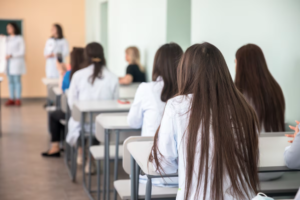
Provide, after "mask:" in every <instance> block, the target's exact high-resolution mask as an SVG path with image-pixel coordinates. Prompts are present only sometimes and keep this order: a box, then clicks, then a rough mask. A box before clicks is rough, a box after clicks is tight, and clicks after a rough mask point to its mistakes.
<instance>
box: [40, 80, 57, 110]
mask: <svg viewBox="0 0 300 200" xmlns="http://www.w3.org/2000/svg"><path fill="white" fill-rule="evenodd" d="M42 83H43V84H44V85H45V86H46V88H47V103H48V106H49V105H51V103H52V102H54V101H55V100H56V98H55V97H56V96H55V94H54V92H53V90H52V88H53V87H55V86H58V85H59V80H58V79H51V78H42Z"/></svg>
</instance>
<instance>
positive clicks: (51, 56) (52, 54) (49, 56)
mask: <svg viewBox="0 0 300 200" xmlns="http://www.w3.org/2000/svg"><path fill="white" fill-rule="evenodd" d="M53 57H55V55H54V53H51V54H49V55H48V56H47V58H53Z"/></svg>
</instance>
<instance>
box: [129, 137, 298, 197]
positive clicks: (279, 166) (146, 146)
mask: <svg viewBox="0 0 300 200" xmlns="http://www.w3.org/2000/svg"><path fill="white" fill-rule="evenodd" d="M282 134H283V133H282ZM288 140H289V139H288V138H286V137H284V136H274V135H269V136H268V135H263V136H262V137H260V138H259V149H260V162H259V172H292V171H299V170H293V169H289V168H287V167H286V166H285V163H284V154H283V153H284V150H285V148H286V147H287V146H289V145H290V144H289V143H288V142H287V141H288ZM152 146H153V142H132V143H130V144H128V150H129V152H130V154H131V156H132V157H133V159H134V161H135V162H136V163H137V164H138V165H139V167H140V168H141V170H142V171H143V173H145V175H147V176H148V177H149V179H148V181H147V186H146V188H147V189H146V200H147V199H151V187H152V183H151V178H155V177H160V175H159V173H157V172H155V170H154V168H153V165H152V164H150V165H148V155H150V153H151V149H152ZM145 155H146V156H145ZM132 165H133V166H134V165H135V163H134V162H133V164H132ZM135 176H136V175H135V174H134V173H132V174H131V178H132V179H133V180H136V177H135ZM174 176H177V174H168V175H166V176H165V177H174ZM298 182H299V183H298ZM298 182H297V184H300V180H299V181H298ZM295 183H296V182H295ZM297 187H299V185H298V186H297ZM136 191H138V190H136ZM134 196H137V195H134Z"/></svg>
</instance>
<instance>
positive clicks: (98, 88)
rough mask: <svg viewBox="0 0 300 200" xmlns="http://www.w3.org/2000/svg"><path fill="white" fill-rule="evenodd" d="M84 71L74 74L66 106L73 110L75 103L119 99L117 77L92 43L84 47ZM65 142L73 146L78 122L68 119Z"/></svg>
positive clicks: (97, 46)
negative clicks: (106, 65)
mask: <svg viewBox="0 0 300 200" xmlns="http://www.w3.org/2000/svg"><path fill="white" fill-rule="evenodd" d="M85 62H86V64H85V66H87V67H86V68H84V69H81V70H78V71H77V72H76V73H74V75H73V78H72V80H71V84H70V88H69V92H68V104H69V107H70V108H71V109H73V105H74V102H76V101H91V100H117V99H118V97H119V82H118V77H117V76H115V75H114V74H113V73H112V72H110V71H109V70H108V69H107V68H106V67H105V64H106V61H105V58H104V52H103V48H102V46H101V45H100V44H99V43H96V42H93V43H90V44H88V45H87V46H86V47H85ZM68 127H69V129H68V130H69V132H68V136H67V142H68V143H69V144H71V145H75V144H76V142H77V140H78V138H79V133H80V130H81V127H80V122H79V121H75V120H74V119H73V118H72V117H71V118H70V121H69V124H68Z"/></svg>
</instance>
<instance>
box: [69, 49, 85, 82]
mask: <svg viewBox="0 0 300 200" xmlns="http://www.w3.org/2000/svg"><path fill="white" fill-rule="evenodd" d="M70 60H71V73H70V81H71V80H72V77H73V74H74V73H75V72H76V71H78V70H79V69H81V68H82V63H83V60H84V48H79V47H74V48H73V50H72V52H71V54H70Z"/></svg>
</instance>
